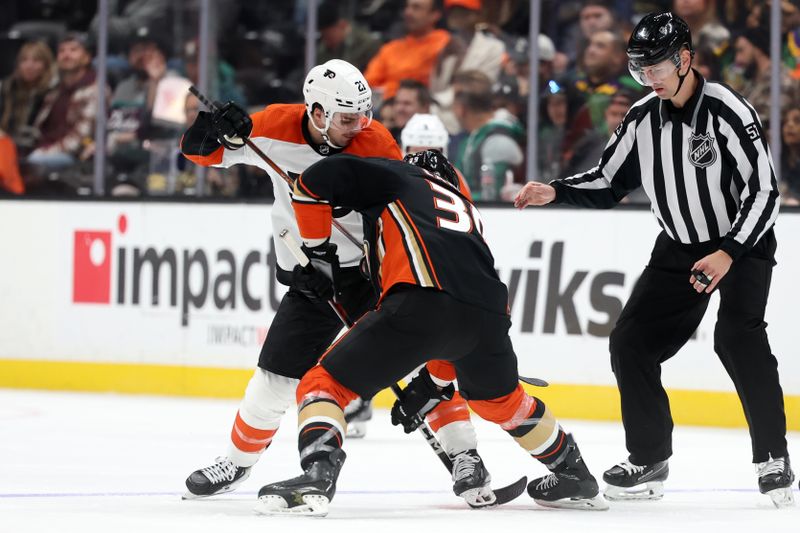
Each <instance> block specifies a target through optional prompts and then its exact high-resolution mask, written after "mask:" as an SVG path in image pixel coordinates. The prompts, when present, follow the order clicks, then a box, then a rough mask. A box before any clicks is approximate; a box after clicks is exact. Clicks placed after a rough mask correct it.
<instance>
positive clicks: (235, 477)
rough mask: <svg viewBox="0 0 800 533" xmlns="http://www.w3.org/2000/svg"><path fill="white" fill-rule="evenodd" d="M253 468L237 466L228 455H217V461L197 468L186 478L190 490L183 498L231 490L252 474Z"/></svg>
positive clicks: (194, 497)
mask: <svg viewBox="0 0 800 533" xmlns="http://www.w3.org/2000/svg"><path fill="white" fill-rule="evenodd" d="M251 468H252V467H249V466H248V467H242V466H236V465H235V464H233V463H232V462H231V460H230V459H228V458H227V457H217V462H216V463H214V464H213V465H211V466H207V467H206V468H201V469H200V470H195V471H194V472H192V475H190V476H189V477H188V478H186V488H187V489H189V492H187V493H186V494H184V495H183V499H184V500H194V499H197V498H207V497H209V496H216V495H217V494H225V493H226V492H231V491H232V490H234V489H236V487H238V486H239V485H241V484H242V483H243V482H244V480H245V479H247V478H248V477H249V476H250V469H251Z"/></svg>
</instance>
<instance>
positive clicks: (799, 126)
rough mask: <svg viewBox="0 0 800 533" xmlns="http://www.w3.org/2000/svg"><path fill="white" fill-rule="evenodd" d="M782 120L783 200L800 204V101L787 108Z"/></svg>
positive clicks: (791, 203)
mask: <svg viewBox="0 0 800 533" xmlns="http://www.w3.org/2000/svg"><path fill="white" fill-rule="evenodd" d="M782 120H783V122H782V123H783V126H782V128H781V133H782V136H783V139H782V141H783V148H782V149H781V182H780V190H781V200H782V202H783V203H784V204H785V205H800V102H798V101H795V102H794V103H793V104H792V105H791V106H788V107H787V108H785V110H784V112H783V118H782Z"/></svg>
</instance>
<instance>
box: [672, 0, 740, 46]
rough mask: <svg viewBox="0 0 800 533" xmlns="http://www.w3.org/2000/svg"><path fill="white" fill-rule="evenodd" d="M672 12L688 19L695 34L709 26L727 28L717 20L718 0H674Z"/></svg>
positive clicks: (690, 29) (687, 22)
mask: <svg viewBox="0 0 800 533" xmlns="http://www.w3.org/2000/svg"><path fill="white" fill-rule="evenodd" d="M672 12H673V13H675V14H676V15H678V16H679V17H680V18H682V19H683V20H685V21H686V24H688V25H689V31H690V32H691V34H692V35H693V36H699V35H700V32H701V30H707V28H715V29H718V28H722V29H723V30H724V29H725V28H724V26H722V25H721V24H720V23H719V21H718V20H717V5H716V0H673V2H672ZM726 31H727V30H726ZM695 38H696V37H695Z"/></svg>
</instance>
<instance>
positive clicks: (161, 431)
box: [0, 390, 800, 533]
mask: <svg viewBox="0 0 800 533" xmlns="http://www.w3.org/2000/svg"><path fill="white" fill-rule="evenodd" d="M701 407H702V406H698V408H701ZM236 408H237V402H232V401H222V400H199V399H183V398H160V397H147V396H120V395H104V394H75V393H51V392H39V391H14V390H0V533H12V532H14V533H17V532H37V533H40V532H50V531H52V532H68V533H71V532H76V533H77V532H81V533H94V532H104V533H106V532H111V533H119V532H128V531H131V532H133V531H136V532H142V533H161V532H164V533H167V532H168V533H182V532H191V533H201V532H214V533H217V532H219V533H221V532H226V533H227V532H239V533H257V532H262V531H264V532H270V533H272V532H294V531H298V532H300V531H302V532H305V531H314V530H318V528H320V527H324V530H321V531H325V532H326V533H337V532H360V531H370V532H377V533H388V532H393V531H402V532H403V533H416V532H419V533H423V532H431V533H435V532H437V531H442V532H444V531H451V532H458V533H461V532H465V531H475V532H481V533H501V532H505V531H526V532H527V531H535V532H539V533H562V532H572V531H576V532H577V531H591V532H592V533H603V532H612V531H613V532H628V531H630V532H633V531H636V532H642V533H650V532H653V531H676V532H680V533H690V532H703V533H730V532H732V531H743V532H744V531H747V532H753V533H755V532H756V531H778V532H781V533H784V532H786V533H788V532H792V531H799V530H800V529H799V528H798V524H800V507H794V508H791V509H786V510H777V509H775V508H774V507H773V506H772V503H771V502H770V500H769V498H767V497H766V496H763V495H761V494H759V493H758V489H757V484H756V477H755V473H754V468H753V466H752V464H750V441H749V438H748V435H747V431H746V430H745V429H738V430H723V429H702V428H686V427H679V428H676V430H675V439H674V449H675V455H674V456H673V458H672V459H671V461H670V479H669V481H668V482H667V484H666V495H665V497H664V499H663V500H662V501H660V502H631V503H616V502H615V503H612V504H611V509H610V510H609V511H607V512H585V511H564V510H554V509H545V508H542V507H539V506H537V505H536V504H535V503H533V501H532V500H531V499H529V498H528V496H527V495H524V496H522V497H520V498H519V499H518V500H516V501H514V502H512V503H510V504H508V505H506V506H504V507H502V508H497V509H493V510H488V511H486V510H484V511H474V510H470V509H468V508H467V507H466V505H465V504H464V503H463V502H462V501H461V500H460V499H458V498H456V497H455V496H453V494H452V493H451V492H450V480H449V476H448V474H447V472H446V471H445V470H444V468H443V467H442V465H441V464H440V463H439V461H438V459H437V458H436V457H435V456H434V455H433V453H432V452H431V451H430V449H429V448H428V447H427V445H426V444H425V442H424V441H423V440H422V437H421V436H419V435H417V434H412V435H404V434H403V433H402V431H400V430H398V429H397V428H394V427H392V426H391V425H390V424H389V421H388V418H389V417H388V413H387V412H386V411H380V410H379V411H376V413H375V418H374V419H373V421H372V422H371V423H370V425H369V429H368V434H367V438H366V439H364V440H350V441H348V442H347V443H346V444H345V449H346V451H347V453H348V459H347V462H346V463H345V466H344V470H343V471H342V475H341V477H340V480H339V484H338V492H337V495H336V498H335V500H334V501H333V503H332V505H331V511H330V514H329V515H328V516H327V517H326V518H322V519H319V518H317V519H313V518H306V517H287V518H282V517H278V518H276V517H264V516H258V515H255V514H254V513H253V511H252V508H253V504H254V502H255V495H256V493H257V491H258V489H259V487H260V486H261V485H263V484H265V483H267V482H270V481H276V480H280V479H285V478H287V477H290V476H294V475H297V474H298V473H299V471H300V469H299V466H298V461H297V450H296V443H295V431H294V430H295V426H294V424H295V417H294V415H293V413H289V415H288V416H287V418H286V420H285V421H284V424H283V427H282V429H281V430H280V431H279V432H278V436H277V438H276V439H275V442H274V444H273V445H272V447H271V448H270V449H269V451H268V452H267V453H266V454H265V455H264V457H263V458H262V460H261V461H260V462H259V463H258V464H257V465H256V467H255V468H254V470H253V473H252V475H251V477H250V479H248V480H247V481H246V482H245V483H244V484H243V485H242V487H241V488H240V489H239V490H238V491H236V492H234V493H231V494H228V495H225V496H222V497H218V498H217V499H209V500H195V501H182V500H181V499H180V496H181V494H183V492H184V486H183V480H184V479H185V478H186V476H187V475H188V474H189V473H191V472H192V471H193V470H195V469H196V468H199V467H202V466H207V465H209V464H211V462H213V460H214V458H215V457H216V456H217V455H221V454H223V453H224V451H225V446H226V444H227V439H228V433H229V431H230V427H231V424H232V422H233V417H234V415H235V412H236ZM551 408H552V409H553V411H554V412H555V413H556V414H557V413H558V406H557V405H552V406H551ZM562 424H563V425H564V427H565V428H566V429H567V430H568V431H572V432H573V433H574V434H575V437H576V439H577V441H578V443H579V445H580V447H581V450H582V451H583V455H584V458H585V459H586V462H587V464H588V465H589V467H590V469H591V470H592V471H593V473H594V474H595V476H596V477H598V478H599V477H600V476H601V475H602V471H603V470H604V469H606V468H608V467H610V466H611V465H612V464H614V463H616V462H618V461H621V460H623V459H625V457H626V452H625V448H624V437H623V432H622V427H621V424H619V423H590V422H581V421H572V420H565V421H562ZM476 425H477V427H478V436H479V442H480V445H479V450H480V452H481V454H482V455H483V457H484V460H485V461H486V464H487V466H488V468H489V470H490V471H491V473H492V477H493V479H494V485H496V486H499V485H505V484H507V483H510V482H512V481H514V480H515V479H517V478H518V477H519V476H521V475H528V476H529V477H536V476H540V475H543V474H544V473H545V469H544V468H543V467H542V466H541V465H539V464H538V463H537V462H536V461H534V460H533V459H531V458H530V457H528V456H526V454H525V453H524V452H523V451H522V450H520V449H519V447H518V446H517V445H516V443H514V441H513V440H511V439H510V438H509V437H508V436H506V435H505V433H503V432H502V431H501V430H499V429H498V428H496V427H494V426H492V425H491V424H488V423H485V422H483V421H480V420H479V421H477V422H476ZM799 438H800V434H798V433H790V434H789V446H790V451H791V450H792V449H793V445H795V446H794V449H796V443H797V442H798V439H799ZM798 457H800V455H798ZM798 465H800V462H798ZM794 489H795V498H796V499H800V495H798V494H797V486H796V484H795V487H794ZM319 520H324V521H325V522H324V523H322V522H319ZM378 528H379V529H378Z"/></svg>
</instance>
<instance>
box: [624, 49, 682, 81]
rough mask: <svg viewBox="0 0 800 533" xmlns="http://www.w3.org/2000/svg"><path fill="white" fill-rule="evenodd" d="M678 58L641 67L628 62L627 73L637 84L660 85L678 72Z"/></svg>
mask: <svg viewBox="0 0 800 533" xmlns="http://www.w3.org/2000/svg"><path fill="white" fill-rule="evenodd" d="M679 65H680V56H675V57H673V58H672V59H667V60H664V61H662V62H661V63H657V64H655V65H648V66H642V65H638V64H636V63H634V62H632V61H629V62H628V71H630V73H631V76H633V79H635V80H636V81H637V82H639V84H641V85H644V86H645V87H651V86H652V85H653V84H654V83H661V82H663V81H664V80H666V79H667V78H669V77H670V76H672V73H673V72H675V71H677V70H678V66H679Z"/></svg>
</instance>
